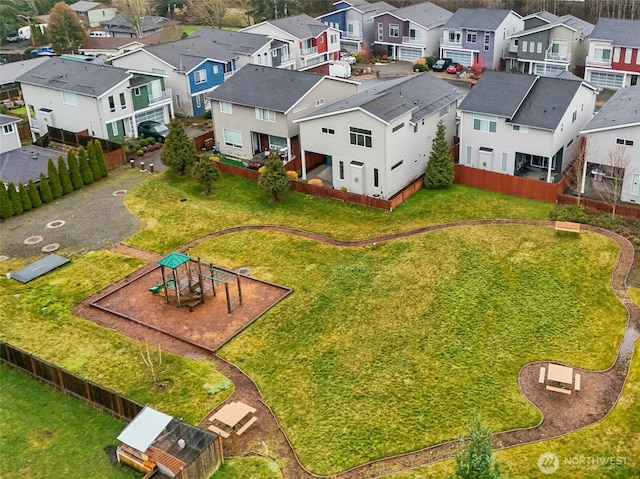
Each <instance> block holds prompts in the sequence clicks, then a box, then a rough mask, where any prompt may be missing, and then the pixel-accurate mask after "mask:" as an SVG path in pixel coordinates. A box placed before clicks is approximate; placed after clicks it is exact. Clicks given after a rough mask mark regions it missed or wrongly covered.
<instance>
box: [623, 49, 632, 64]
mask: <svg viewBox="0 0 640 479" xmlns="http://www.w3.org/2000/svg"><path fill="white" fill-rule="evenodd" d="M631 53H633V50H632V49H631V48H625V49H624V62H625V63H631Z"/></svg>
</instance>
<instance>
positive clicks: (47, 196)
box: [39, 173, 53, 203]
mask: <svg viewBox="0 0 640 479" xmlns="http://www.w3.org/2000/svg"><path fill="white" fill-rule="evenodd" d="M39 189H40V199H41V200H42V202H43V203H49V202H50V201H51V200H53V193H51V186H49V180H47V177H46V176H44V173H40V188H39Z"/></svg>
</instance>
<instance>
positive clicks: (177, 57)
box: [144, 37, 237, 72]
mask: <svg viewBox="0 0 640 479" xmlns="http://www.w3.org/2000/svg"><path fill="white" fill-rule="evenodd" d="M144 50H146V51H147V52H149V53H151V54H152V55H155V56H157V57H158V58H160V59H161V60H164V61H165V62H167V63H168V64H169V65H172V66H173V67H174V68H176V69H178V70H179V71H185V72H188V71H191V70H192V69H193V68H195V67H197V66H198V65H200V64H201V63H202V62H203V61H205V60H206V59H211V60H218V61H220V62H222V63H226V62H228V61H229V60H232V59H234V58H236V57H237V55H235V54H233V53H231V52H230V51H229V50H227V48H226V47H224V46H223V45H217V44H215V43H213V42H211V41H209V40H207V39H205V38H202V37H189V38H184V39H182V40H176V41H175V42H168V43H161V44H159V45H152V46H148V47H144Z"/></svg>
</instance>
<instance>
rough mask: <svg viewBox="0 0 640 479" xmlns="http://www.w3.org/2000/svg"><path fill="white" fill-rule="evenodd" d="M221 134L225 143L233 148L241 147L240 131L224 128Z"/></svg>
mask: <svg viewBox="0 0 640 479" xmlns="http://www.w3.org/2000/svg"><path fill="white" fill-rule="evenodd" d="M222 135H223V136H224V144H225V145H227V146H232V147H233V148H242V133H240V132H239V131H237V130H229V129H227V128H224V129H223V130H222Z"/></svg>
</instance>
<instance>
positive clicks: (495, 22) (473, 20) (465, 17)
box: [444, 8, 512, 31]
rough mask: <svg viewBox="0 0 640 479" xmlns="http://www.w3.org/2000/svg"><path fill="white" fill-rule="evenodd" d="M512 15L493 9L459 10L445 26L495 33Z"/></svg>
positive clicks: (509, 11) (508, 12)
mask: <svg viewBox="0 0 640 479" xmlns="http://www.w3.org/2000/svg"><path fill="white" fill-rule="evenodd" d="M511 13H512V10H495V9H493V8H459V9H457V10H456V12H455V13H454V14H453V16H452V17H451V18H450V19H449V20H448V21H447V23H445V24H444V28H467V29H472V30H485V31H495V30H496V29H497V28H498V27H499V26H500V24H501V23H502V22H503V21H504V19H505V18H507V16H509V15H510V14H511Z"/></svg>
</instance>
